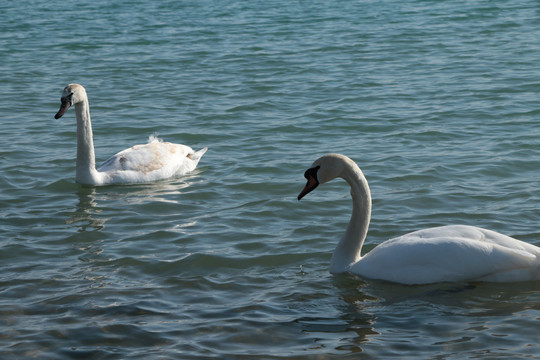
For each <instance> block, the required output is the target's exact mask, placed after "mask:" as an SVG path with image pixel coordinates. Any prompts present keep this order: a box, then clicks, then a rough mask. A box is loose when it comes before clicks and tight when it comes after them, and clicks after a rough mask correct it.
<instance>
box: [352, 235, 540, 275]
mask: <svg viewBox="0 0 540 360" xmlns="http://www.w3.org/2000/svg"><path fill="white" fill-rule="evenodd" d="M410 235H411V234H409V235H408V236H407V238H406V239H405V240H406V241H403V239H402V238H396V239H393V240H389V241H386V242H384V243H383V244H381V245H379V246H377V247H376V248H375V249H373V250H372V251H371V252H370V253H368V254H367V255H366V256H365V257H364V258H363V259H362V260H361V261H359V262H358V263H356V264H355V265H353V267H352V268H351V272H354V273H357V274H359V275H362V276H365V277H368V278H374V279H381V280H388V281H394V282H399V283H403V284H427V283H435V282H445V281H470V280H480V279H483V278H486V277H488V276H492V275H493V274H497V273H504V272H508V271H515V270H518V269H530V268H531V267H534V266H535V264H537V263H538V259H537V257H536V256H535V255H534V254H530V253H529V252H527V251H525V250H519V249H512V248H508V247H504V246H501V245H498V244H494V243H491V242H487V241H470V240H464V239H462V238H453V237H442V238H441V237H439V238H437V239H430V238H422V237H416V238H414V237H411V236H410Z"/></svg>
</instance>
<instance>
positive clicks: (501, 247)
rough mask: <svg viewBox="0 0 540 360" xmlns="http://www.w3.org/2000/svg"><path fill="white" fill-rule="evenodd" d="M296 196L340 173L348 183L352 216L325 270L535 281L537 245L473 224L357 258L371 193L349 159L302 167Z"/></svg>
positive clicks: (399, 278)
mask: <svg viewBox="0 0 540 360" xmlns="http://www.w3.org/2000/svg"><path fill="white" fill-rule="evenodd" d="M305 177H306V178H307V179H308V183H307V185H306V187H305V188H304V190H303V191H302V192H301V193H300V195H298V199H301V198H302V197H303V196H305V195H306V194H307V193H309V192H310V191H312V190H313V189H315V188H316V187H317V186H318V185H319V184H322V183H325V182H327V181H330V180H332V179H334V178H336V177H342V178H343V179H345V180H346V181H347V182H348V183H349V184H350V186H351V195H352V199H353V211H352V217H351V220H350V222H349V226H348V228H347V231H346V233H345V235H344V237H343V238H342V239H341V241H340V242H339V244H338V245H337V247H336V249H335V251H334V254H333V255H332V260H331V265H330V271H331V272H333V273H342V272H350V273H353V274H356V275H359V276H361V277H365V278H369V279H379V280H386V281H392V282H397V283H402V284H429V283H436V282H446V281H452V282H453V281H493V282H515V281H532V280H540V248H539V247H537V246H534V245H531V244H528V243H526V242H523V241H520V240H516V239H514V238H511V237H509V236H506V235H502V234H499V233H497V232H494V231H491V230H486V229H482V228H478V227H474V226H466V225H450V226H442V227H435V228H429V229H424V230H419V231H415V232H412V233H409V234H406V235H403V236H400V237H397V238H394V239H391V240H387V241H385V242H383V243H382V244H380V245H378V246H377V247H375V248H374V249H373V250H372V251H370V252H369V253H368V254H366V255H364V256H361V250H362V245H363V243H364V240H365V238H366V235H367V230H368V226H369V221H370V217H371V194H370V190H369V186H368V183H367V181H366V179H365V177H364V175H363V173H362V171H361V170H360V168H359V167H358V166H357V165H356V164H355V163H354V162H353V161H352V160H351V159H349V158H348V157H346V156H344V155H339V154H329V155H325V156H323V157H321V158H320V159H318V160H317V161H315V162H314V163H313V166H312V167H311V168H310V169H308V170H307V171H306V174H305Z"/></svg>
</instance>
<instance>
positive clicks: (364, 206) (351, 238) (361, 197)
mask: <svg viewBox="0 0 540 360" xmlns="http://www.w3.org/2000/svg"><path fill="white" fill-rule="evenodd" d="M342 177H343V178H344V179H345V180H346V181H347V182H348V183H349V185H350V186H351V196H352V201H353V210H352V215H351V220H350V221H349V226H348V227H347V231H346V232H345V235H344V236H343V238H342V239H341V241H340V242H339V243H338V245H337V247H336V249H335V250H334V254H333V255H332V260H331V262H330V272H332V273H342V272H346V271H347V270H348V269H349V267H350V266H351V265H352V264H354V263H355V262H357V261H358V260H360V258H361V251H362V245H363V244H364V240H365V239H366V235H367V231H368V227H369V221H370V218H371V193H370V191H369V186H368V183H367V180H366V178H365V177H364V174H363V173H362V171H361V170H360V168H359V167H358V166H357V165H356V164H354V163H352V164H350V166H348V167H347V168H346V171H345V173H344V174H343V175H342Z"/></svg>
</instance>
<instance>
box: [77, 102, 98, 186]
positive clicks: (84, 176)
mask: <svg viewBox="0 0 540 360" xmlns="http://www.w3.org/2000/svg"><path fill="white" fill-rule="evenodd" d="M75 114H76V116H77V169H76V174H75V177H76V180H77V182H79V183H82V184H92V183H94V182H95V181H94V180H93V179H95V178H96V176H97V175H96V174H97V171H96V156H95V154H94V139H93V135H92V122H91V121H90V106H89V104H88V100H87V99H85V100H84V101H81V102H78V103H76V104H75Z"/></svg>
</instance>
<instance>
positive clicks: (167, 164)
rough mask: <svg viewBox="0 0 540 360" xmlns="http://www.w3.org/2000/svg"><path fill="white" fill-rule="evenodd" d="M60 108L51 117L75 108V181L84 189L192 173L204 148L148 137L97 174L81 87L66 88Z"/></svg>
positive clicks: (84, 95) (70, 86) (126, 150)
mask: <svg viewBox="0 0 540 360" xmlns="http://www.w3.org/2000/svg"><path fill="white" fill-rule="evenodd" d="M61 101H62V105H60V110H58V113H56V115H55V116H54V118H55V119H58V118H60V117H61V116H62V115H64V113H65V112H66V110H67V109H68V108H69V107H70V106H71V105H73V104H75V115H76V117H77V168H76V175H75V179H76V181H77V182H78V183H80V184H84V185H96V186H98V185H108V184H131V183H142V182H150V181H156V180H160V179H166V178H169V177H173V176H180V175H183V174H185V173H187V172H190V171H193V170H194V169H195V167H196V166H197V164H198V163H199V160H200V159H201V157H202V156H203V154H204V153H205V152H206V150H207V148H204V149H201V150H199V151H197V152H195V151H193V149H191V148H190V147H189V146H186V145H180V144H172V143H169V142H162V141H160V140H158V139H157V138H155V137H153V136H151V137H150V140H149V142H148V143H147V144H144V145H135V146H133V147H131V148H129V149H125V150H123V151H120V152H119V153H117V154H116V155H113V156H112V157H111V158H109V159H108V160H107V161H105V162H104V163H103V164H102V165H101V166H100V167H99V168H98V169H97V170H96V158H95V155H94V141H93V135H92V124H91V121H90V107H89V104H88V96H86V90H85V89H84V87H83V86H82V85H79V84H69V85H68V86H66V87H65V89H64V92H63V94H62V98H61Z"/></svg>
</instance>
